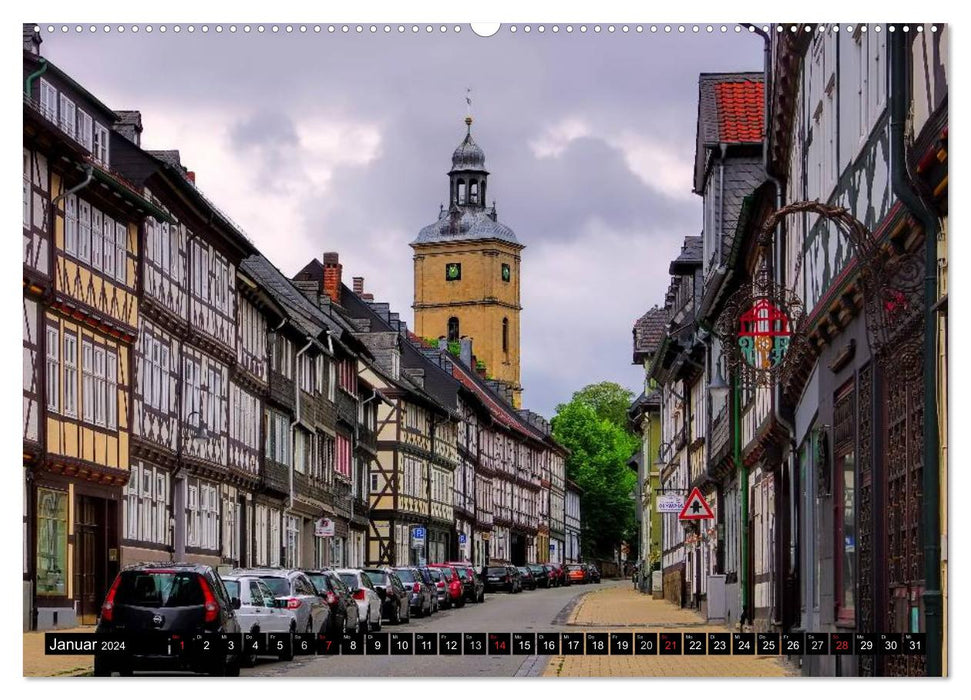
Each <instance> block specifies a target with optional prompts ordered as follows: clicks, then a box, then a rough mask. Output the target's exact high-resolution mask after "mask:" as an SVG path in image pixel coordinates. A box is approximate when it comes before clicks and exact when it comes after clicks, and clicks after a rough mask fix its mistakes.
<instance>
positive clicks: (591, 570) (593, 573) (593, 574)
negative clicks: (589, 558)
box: [587, 564, 600, 583]
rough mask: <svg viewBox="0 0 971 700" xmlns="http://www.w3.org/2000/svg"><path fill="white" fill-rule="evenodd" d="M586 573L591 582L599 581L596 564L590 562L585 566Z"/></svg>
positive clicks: (598, 571)
mask: <svg viewBox="0 0 971 700" xmlns="http://www.w3.org/2000/svg"><path fill="white" fill-rule="evenodd" d="M587 573H588V574H589V576H590V582H591V583H600V570H599V569H598V568H597V567H596V566H594V565H593V564H590V565H589V566H588V567H587Z"/></svg>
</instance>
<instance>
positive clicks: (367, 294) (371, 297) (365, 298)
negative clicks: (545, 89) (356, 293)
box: [361, 292, 374, 301]
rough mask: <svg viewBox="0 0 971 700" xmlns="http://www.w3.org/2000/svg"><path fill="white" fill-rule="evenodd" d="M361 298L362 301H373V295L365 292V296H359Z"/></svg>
mask: <svg viewBox="0 0 971 700" xmlns="http://www.w3.org/2000/svg"><path fill="white" fill-rule="evenodd" d="M361 298H362V299H363V300H364V301H374V295H373V294H371V292H367V293H366V294H362V295H361Z"/></svg>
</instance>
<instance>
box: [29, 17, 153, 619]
mask: <svg viewBox="0 0 971 700" xmlns="http://www.w3.org/2000/svg"><path fill="white" fill-rule="evenodd" d="M39 46H40V37H39V35H37V34H36V33H35V32H34V31H33V29H32V27H30V28H26V27H25V31H24V94H23V106H24V112H23V116H24V158H23V160H24V173H23V175H24V177H23V198H24V211H23V214H24V219H23V226H24V229H23V230H24V234H23V270H24V295H23V332H24V336H23V348H24V377H23V379H24V423H23V439H24V467H25V472H24V477H25V479H24V484H25V487H24V489H25V491H24V501H25V504H26V511H25V529H24V535H25V542H24V553H25V556H24V558H25V561H24V580H25V609H26V610H29V611H30V615H29V619H27V620H26V625H27V626H30V627H32V628H39V629H48V628H51V627H56V626H62V627H63V626H70V625H72V624H74V623H76V622H80V623H83V624H93V623H94V622H95V619H96V617H97V615H98V612H99V609H100V605H101V597H102V596H103V594H104V590H105V588H106V586H107V585H108V584H109V583H110V581H111V580H112V578H113V576H114V574H115V572H116V571H117V570H118V566H119V563H120V556H119V554H120V552H119V549H120V539H121V518H122V508H121V503H122V500H123V488H124V487H125V484H126V483H127V482H128V480H129V474H130V467H131V464H130V453H129V438H130V435H131V422H132V405H131V391H132V382H133V368H134V363H133V357H132V355H133V349H134V348H135V347H136V338H137V334H138V326H139V302H138V290H139V287H140V279H139V277H140V275H139V269H138V265H137V262H138V260H139V257H140V247H139V241H140V238H139V235H138V227H139V224H140V223H141V222H142V221H143V220H149V221H151V220H153V217H158V218H159V219H160V220H165V219H166V218H167V216H166V215H165V214H164V213H163V212H161V211H160V210H159V209H158V208H157V207H155V206H154V205H153V204H152V203H151V202H150V201H148V200H147V199H146V198H145V197H144V196H143V195H142V194H141V193H140V192H139V191H138V190H137V188H135V187H133V186H132V185H131V183H129V182H127V181H126V180H125V179H124V178H122V177H121V176H120V175H119V172H118V169H117V168H116V165H115V163H114V153H113V151H112V149H111V138H110V135H111V130H112V126H113V125H114V123H115V122H116V121H117V115H116V114H115V113H114V112H113V111H112V110H110V109H109V108H108V107H106V106H105V105H104V104H103V103H102V102H101V101H100V100H98V98H97V97H95V96H94V95H93V94H91V93H90V92H89V91H87V90H86V89H85V88H84V87H82V86H81V85H79V84H78V83H77V82H76V81H75V80H73V79H72V78H71V77H70V76H69V75H68V74H67V73H65V72H64V71H62V70H61V69H60V68H58V67H57V66H55V65H54V64H53V63H51V62H50V61H48V60H46V59H45V58H42V57H41V56H40V51H39Z"/></svg>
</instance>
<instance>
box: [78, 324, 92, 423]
mask: <svg viewBox="0 0 971 700" xmlns="http://www.w3.org/2000/svg"><path fill="white" fill-rule="evenodd" d="M93 356H94V346H93V345H91V343H90V342H89V341H87V340H82V341H81V419H82V420H85V421H87V422H88V423H91V422H93V421H94V359H93Z"/></svg>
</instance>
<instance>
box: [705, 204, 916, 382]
mask: <svg viewBox="0 0 971 700" xmlns="http://www.w3.org/2000/svg"><path fill="white" fill-rule="evenodd" d="M803 212H809V213H812V214H817V215H819V216H820V217H822V218H823V219H826V220H827V221H830V222H833V223H834V224H835V226H836V228H837V230H838V232H839V233H840V235H842V236H843V237H844V238H845V239H846V240H847V241H848V243H849V245H850V246H851V248H852V251H853V263H851V264H856V265H857V267H858V270H859V275H860V286H861V288H862V291H863V305H864V313H865V319H866V330H867V342H868V344H869V346H870V350H871V352H872V354H873V355H874V357H875V358H876V359H877V360H878V361H881V362H884V361H885V360H886V359H887V358H888V357H889V356H890V355H891V354H892V356H893V362H894V365H895V366H896V367H897V368H899V369H902V370H904V371H905V372H906V371H909V370H910V369H913V368H917V367H919V366H920V362H921V350H922V348H921V344H920V341H919V333H918V331H919V324H920V323H921V320H922V318H923V310H922V309H923V307H922V304H921V294H922V292H923V276H924V268H923V264H924V263H923V260H922V259H921V258H920V257H919V256H916V255H911V254H909V253H907V252H896V251H894V250H893V248H892V247H891V246H887V245H880V244H879V243H878V242H877V241H876V239H875V238H874V236H873V234H872V233H871V232H870V230H869V229H868V228H867V227H866V226H865V225H864V224H863V223H862V222H861V221H859V220H858V219H857V218H856V217H854V216H853V215H852V214H851V213H850V212H849V211H848V210H847V209H845V208H843V207H833V206H829V205H827V204H822V203H820V202H818V201H811V202H809V201H806V202H793V203H792V204H789V205H787V206H785V207H782V208H781V209H778V210H776V211H775V212H773V213H772V214H771V215H769V217H768V218H767V219H766V221H765V223H764V224H763V226H762V230H761V231H760V232H759V237H758V241H757V245H758V247H759V248H760V249H761V251H762V252H763V255H762V263H761V266H760V267H759V269H758V270H757V271H756V273H755V275H754V276H753V279H752V281H751V284H747V285H744V286H743V287H741V288H740V289H739V290H737V291H736V292H735V293H734V294H732V296H730V297H729V298H728V300H727V301H726V303H725V308H724V310H723V311H722V313H721V315H720V316H719V319H718V321H717V323H716V324H715V329H714V330H715V333H716V335H717V336H718V337H719V338H720V339H721V341H722V347H723V352H724V353H725V359H726V362H727V363H728V365H729V366H730V367H731V368H732V369H733V370H735V371H736V372H738V373H739V374H740V375H741V377H742V380H743V382H745V383H747V384H748V385H750V386H752V385H762V386H767V385H771V384H774V383H776V382H779V381H782V382H783V383H785V382H786V380H787V375H788V373H789V372H790V370H791V368H792V367H793V366H794V365H795V364H798V361H799V360H800V359H801V358H803V357H804V356H805V355H806V354H808V353H809V350H810V348H809V339H808V329H807V321H808V319H807V315H806V312H805V306H804V304H803V301H802V300H801V299H800V298H799V297H798V296H797V295H796V293H795V291H794V290H793V289H790V288H787V287H785V286H784V285H780V284H778V283H776V282H775V281H774V280H773V275H772V270H771V267H770V266H769V259H770V256H769V255H767V254H766V251H767V250H768V249H769V248H770V247H771V245H772V234H773V232H774V231H775V229H776V227H777V226H778V225H779V224H780V223H781V221H782V220H783V219H784V218H785V217H787V216H789V215H791V214H799V213H803ZM804 252H805V251H800V252H799V254H798V256H797V257H796V264H795V275H794V277H795V278H796V279H798V278H799V271H800V269H801V267H802V261H803V256H804Z"/></svg>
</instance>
